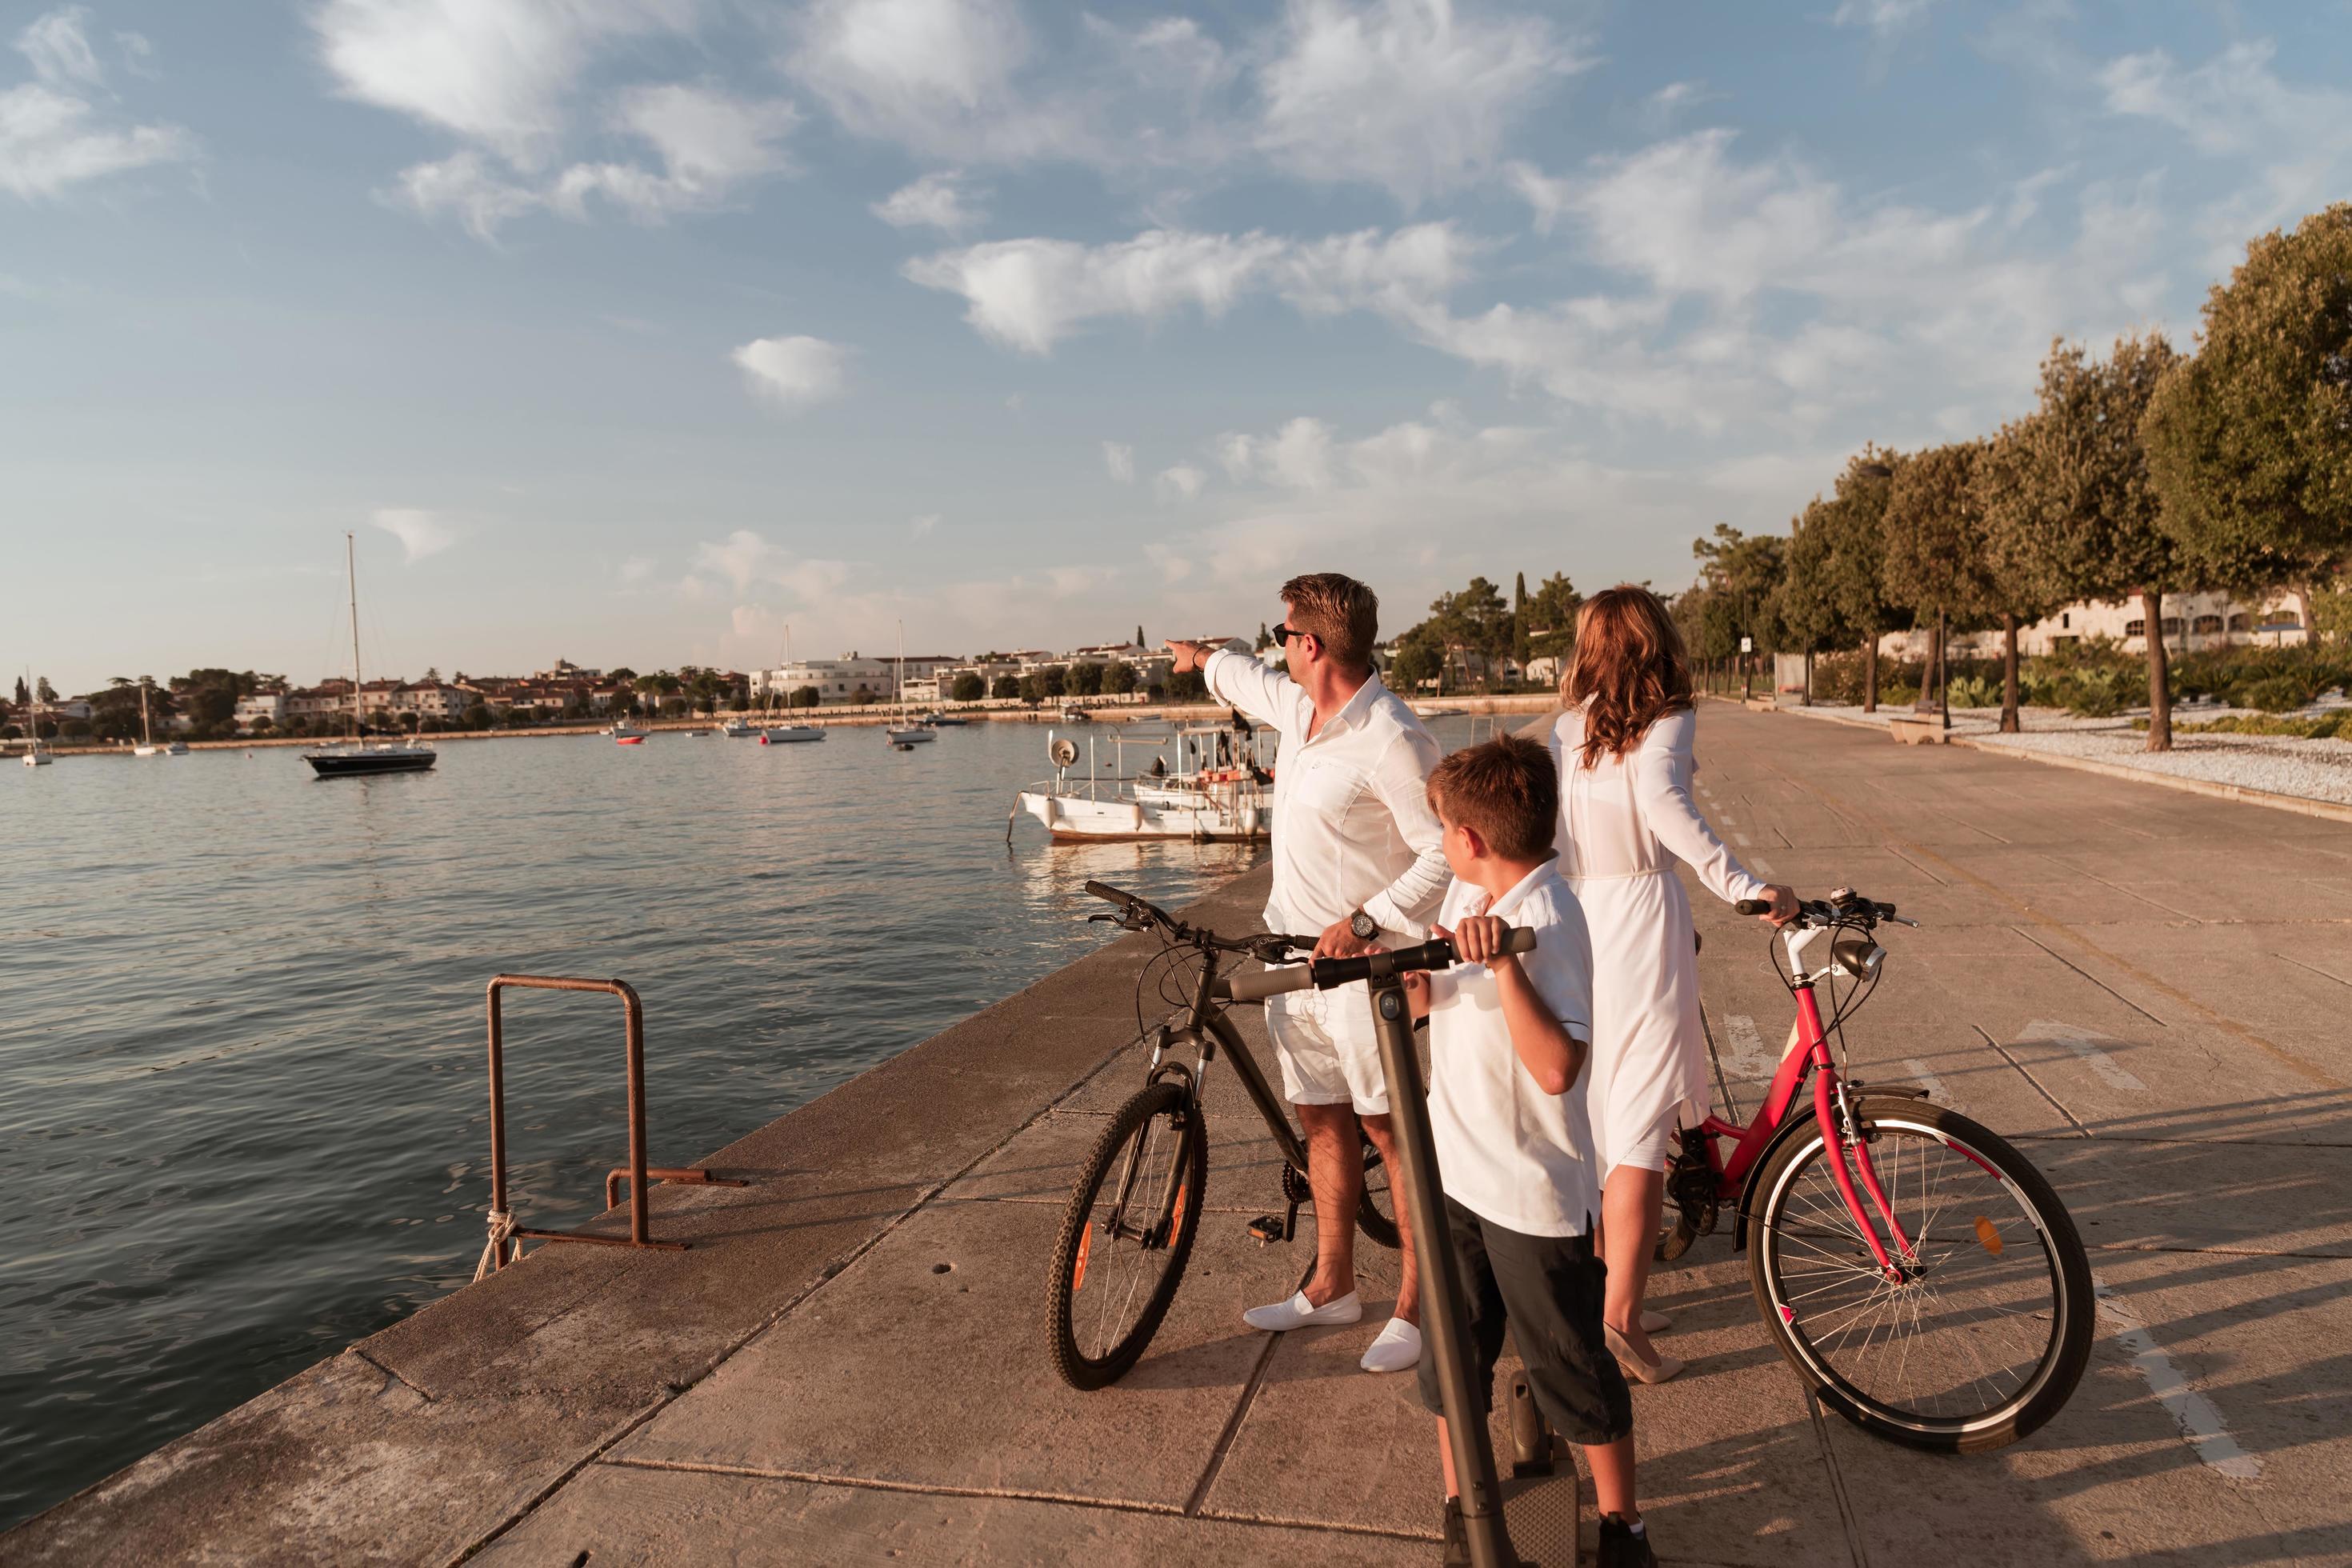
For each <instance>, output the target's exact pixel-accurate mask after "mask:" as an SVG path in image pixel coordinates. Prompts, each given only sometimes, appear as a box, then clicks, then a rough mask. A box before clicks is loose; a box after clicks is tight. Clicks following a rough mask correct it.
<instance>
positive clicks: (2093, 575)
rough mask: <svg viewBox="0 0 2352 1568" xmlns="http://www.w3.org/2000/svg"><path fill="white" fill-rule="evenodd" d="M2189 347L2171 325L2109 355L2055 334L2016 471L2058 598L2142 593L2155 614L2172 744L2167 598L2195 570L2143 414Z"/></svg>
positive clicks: (2153, 694)
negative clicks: (2168, 523) (2148, 443)
mask: <svg viewBox="0 0 2352 1568" xmlns="http://www.w3.org/2000/svg"><path fill="white" fill-rule="evenodd" d="M2178 360H2179V355H2177V354H2175V353H2173V351H2172V345H2171V344H2169V343H2168V342H2165V340H2164V337H2163V335H2162V334H2161V333H2157V332H2151V333H2149V334H2148V335H2147V336H2146V337H2122V338H2117V339H2116V346H2115V348H2114V350H2113V352H2112V353H2109V354H2108V356H2107V357H2106V358H2105V360H2095V359H2093V358H2091V357H2090V355H2089V354H2088V353H2085V352H2084V349H2083V348H2082V347H2081V346H2080V345H2079V344H2071V343H2063V342H2054V343H2053V344H2052V345H2051V350H2050V353H2049V356H2048V357H2047V358H2045V359H2044V360H2043V361H2042V394H2041V399H2040V402H2039V405H2037V407H2036V408H2035V410H2034V415H2033V417H2032V418H2031V419H2028V420H2024V421H2021V425H2020V429H2019V440H2020V443H2021V446H2020V449H2019V453H2018V456H2019V458H2021V460H2020V461H2019V462H2018V463H2017V464H2016V466H2015V468H2014V469H2013V470H2011V471H2010V472H2009V474H2008V476H2007V477H2009V478H2011V479H2013V481H2014V482H2015V483H2017V484H2019V485H2021V486H2022V487H2024V488H2025V489H2026V491H2027V494H2026V495H2025V496H2024V497H2023V498H2022V500H2021V505H2022V506H2024V507H2027V508H2030V515H2031V516H2032V519H2033V521H2034V526H2033V528H2032V533H2031V534H2030V535H2029V536H2028V537H2026V538H2025V539H2023V540H2021V546H2022V548H2023V549H2024V550H2025V551H2026V552H2027V553H2026V555H2025V557H2024V559H2025V561H2026V563H2028V568H2029V570H2030V571H2031V573H2032V576H2033V578H2034V579H2035V580H2036V581H2037V582H2038V583H2039V584H2040V586H2041V589H2042V592H2044V593H2046V594H2047V595H2048V596H2049V597H2050V598H2052V599H2053V601H2060V602H2063V601H2065V600H2071V599H2125V598H2129V597H2132V596H2134V595H2137V597H2138V599H2139V601H2140V606H2141V613H2142V615H2143V616H2144V617H2145V618H2146V621H2147V697H2148V717H2147V749H2148V750H2149V751H2151V752H2168V751H2170V750H2171V749H2172V700H2171V693H2170V690H2169V689H2168V683H2167V679H2166V659H2165V647H2164V595H2166V593H2167V592H2168V591H2171V590H2174V589H2177V588H2179V587H2182V586H2185V585H2187V583H2188V581H2189V577H2190V574H2191V573H2192V571H2193V568H2192V567H2191V566H2190V565H2189V563H2187V562H2185V561H2184V560H2183V558H2182V554H2181V552H2180V549H2179V546H2178V545H2177V544H2176V543H2175V542H2174V540H2173V536H2172V535H2171V534H2170V533H2169V532H2168V531H2167V530H2166V529H2165V527H2164V526H2163V521H2162V515H2161V514H2162V505H2161V503H2160V502H2159V501H2158V499H2157V492H2156V486H2155V483H2154V482H2153V481H2152V480H2151V479H2150V478H2149V476H2148V465H2147V447H2145V446H2144V445H2143V444H2142V443H2141V441H2140V422H2141V419H2142V417H2143V416H2145V415H2146V414H2147V405H2148V400H2149V398H2150V397H2151V396H2152V395H2154V393H2155V390H2156V386H2157V384H2158V381H2159V380H2161V379H2162V377H2163V376H2164V374H2166V373H2167V372H2168V371H2169V370H2170V369H2171V368H2172V367H2173V365H2174V364H2175V363H2177V362H2178Z"/></svg>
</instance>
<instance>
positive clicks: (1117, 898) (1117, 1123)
mask: <svg viewBox="0 0 2352 1568" xmlns="http://www.w3.org/2000/svg"><path fill="white" fill-rule="evenodd" d="M1087 892H1089V893H1092V894H1093V895H1094V896H1095V897H1097V898H1098V899H1107V900H1109V901H1110V902H1111V903H1112V904H1114V905H1116V906H1118V910H1117V912H1116V913H1113V914H1100V915H1094V916H1090V917H1089V918H1090V919H1092V920H1097V921H1109V922H1111V923H1113V924H1115V925H1118V926H1119V927H1121V928H1123V929H1125V930H1127V931H1153V932H1156V933H1157V934H1158V935H1159V937H1160V941H1161V943H1162V944H1163V945H1162V946H1161V948H1160V952H1157V953H1155V954H1153V955H1152V957H1151V958H1150V960H1148V961H1147V962H1146V963H1145V964H1144V966H1143V971H1142V973H1140V974H1139V975H1138V976H1137V978H1136V1023H1137V1026H1138V1028H1139V1029H1142V1028H1145V1027H1148V1026H1149V1025H1148V1023H1147V1021H1146V1019H1145V1018H1144V1016H1143V1004H1144V991H1145V987H1146V986H1147V985H1149V984H1152V983H1153V982H1155V981H1156V982H1157V983H1158V985H1159V996H1160V1000H1161V1001H1163V1002H1164V1003H1166V1004H1167V1005H1169V1006H1170V1007H1171V1008H1172V1009H1173V1010H1174V1011H1173V1012H1172V1014H1171V1016H1170V1017H1169V1018H1168V1021H1167V1022H1165V1023H1163V1024H1162V1025H1160V1029H1159V1032H1158V1034H1157V1035H1156V1036H1155V1037H1153V1039H1152V1043H1151V1061H1150V1066H1149V1067H1147V1068H1145V1071H1144V1085H1143V1088H1142V1089H1139V1090H1138V1091H1137V1093H1136V1094H1135V1095H1134V1097H1133V1098H1132V1099H1130V1100H1128V1101H1127V1102H1126V1103H1125V1104H1124V1105H1121V1106H1120V1107H1119V1108H1118V1111H1117V1112H1116V1113H1115V1114H1113V1115H1112V1117H1111V1119H1110V1125H1109V1126H1108V1127H1106V1128H1105V1129H1104V1130H1103V1133H1102V1136H1101V1137H1100V1138H1098V1139H1097V1140H1096V1142H1095V1146H1094V1150H1093V1152H1091V1153H1089V1154H1088V1155H1087V1162H1086V1164H1085V1166H1084V1167H1083V1168H1082V1169H1081V1170H1080V1171H1079V1173H1078V1179H1077V1182H1076V1184H1075V1185H1074V1186H1073V1187H1072V1188H1071V1190H1070V1206H1069V1208H1068V1210H1067V1211H1066V1213H1065V1214H1064V1215H1063V1217H1062V1229H1061V1234H1060V1236H1059V1237H1057V1238H1056V1239H1055V1244H1054V1265H1053V1272H1052V1275H1051V1277H1050V1283H1049V1290H1048V1300H1047V1303H1046V1318H1045V1324H1046V1336H1047V1338H1048V1340H1049V1341H1050V1342H1051V1343H1052V1349H1053V1357H1054V1365H1055V1369H1056V1370H1057V1371H1059V1372H1060V1373H1061V1374H1062V1378H1063V1381H1065V1382H1066V1383H1067V1384H1069V1385H1070V1386H1071V1387H1073V1388H1079V1389H1092V1388H1102V1387H1105V1386H1107V1385H1108V1384H1113V1383H1116V1382H1118V1380H1119V1379H1120V1378H1121V1377H1123V1376H1125V1375H1126V1374H1127V1372H1128V1370H1129V1368H1130V1367H1132V1366H1134V1365H1135V1363H1137V1362H1138V1361H1139V1360H1140V1359H1141V1358H1142V1355H1143V1352H1144V1348H1145V1347H1146V1346H1148V1345H1149V1344H1150V1342H1151V1336H1152V1335H1153V1334H1154V1333H1155V1332H1157V1331H1159V1328H1160V1320H1161V1319H1162V1318H1164V1317H1166V1316H1167V1314H1168V1307H1169V1303H1171V1301H1173V1300H1175V1298H1176V1287H1177V1285H1178V1284H1179V1283H1180V1282H1181V1280H1182V1279H1183V1276H1184V1265H1185V1263H1186V1262H1187V1261H1188V1260H1189V1259H1190V1258H1191V1257H1192V1237H1193V1233H1194V1232H1195V1231H1196V1230H1197V1229H1198V1228H1199V1226H1200V1223H1201V1211H1202V1207H1203V1206H1204V1198H1205V1196H1206V1193H1207V1188H1208V1184H1209V1134H1208V1124H1207V1121H1206V1119H1205V1117H1204V1116H1203V1114H1202V1105H1201V1079H1202V1074H1203V1073H1205V1072H1206V1071H1207V1070H1208V1068H1209V1064H1210V1063H1211V1062H1212V1061H1213V1060H1215V1059H1216V1056H1217V1047H1219V1046H1220V1045H1223V1047H1224V1048H1225V1059H1226V1060H1227V1061H1229V1062H1230V1063H1232V1065H1233V1069H1234V1076H1235V1077H1237V1078H1238V1079H1241V1083H1242V1088H1243V1089H1245V1090H1247V1091H1248V1093H1249V1097H1250V1102H1251V1103H1252V1104H1253V1105H1255V1106H1256V1107H1257V1111H1258V1114H1259V1115H1260V1116H1262V1117H1264V1118H1265V1130H1266V1132H1267V1134H1268V1135H1269V1136H1271V1137H1272V1138H1273V1139H1274V1142H1275V1146H1276V1148H1278V1149H1280V1150H1281V1151H1282V1161H1283V1164H1282V1196H1283V1205H1284V1207H1283V1212H1282V1213H1281V1214H1280V1215H1271V1214H1269V1215H1260V1216H1259V1217H1258V1218H1256V1219H1254V1220H1252V1221H1251V1222H1250V1226H1249V1229H1250V1234H1251V1235H1252V1236H1254V1237H1256V1238H1257V1239H1258V1240H1259V1241H1260V1242H1271V1241H1288V1240H1289V1239H1291V1237H1292V1236H1293V1235H1294V1234H1295V1233H1296V1232H1297V1225H1298V1209H1299V1205H1302V1204H1305V1203H1307V1202H1309V1201H1310V1194H1309V1191H1308V1189H1307V1145H1306V1143H1305V1142H1303V1141H1302V1140H1301V1139H1300V1137H1299V1135H1298V1132H1297V1129H1296V1128H1294V1127H1292V1126H1291V1124H1290V1112H1289V1110H1288V1108H1287V1107H1286V1106H1285V1105H1284V1104H1283V1102H1282V1100H1280V1099H1278V1098H1277V1097H1276V1094H1275V1091H1274V1089H1272V1088H1271V1087H1270V1086H1269V1085H1268V1084H1267V1083H1266V1081H1265V1073H1264V1072H1263V1071H1262V1070H1261V1069H1260V1068H1259V1067H1258V1065H1257V1061H1256V1058H1254V1057H1252V1056H1251V1055H1250V1053H1249V1051H1248V1049H1247V1048H1246V1047H1244V1045H1243V1044H1242V1038H1241V1036H1240V1035H1239V1034H1238V1033H1237V1032H1236V1031H1235V1030H1234V1026H1233V1023H1232V1021H1231V1020H1230V1019H1228V1018H1227V1017H1226V1016H1225V1009H1224V1007H1223V1005H1222V1004H1224V1003H1227V1002H1230V1001H1233V1000H1235V998H1234V996H1233V995H1232V994H1231V992H1232V977H1230V976H1223V977H1221V976H1220V974H1219V973H1218V971H1219V967H1220V965H1221V963H1230V962H1231V961H1232V960H1234V959H1235V958H1255V959H1257V960H1258V961H1259V962H1261V963H1270V964H1281V963H1293V962H1295V961H1296V960H1298V959H1302V958H1304V957H1306V956H1307V954H1308V953H1311V952H1313V951H1314V949H1315V941H1316V939H1315V938H1313V937H1311V936H1307V937H1301V936H1279V935H1258V936H1246V937H1222V936H1219V935H1218V934H1217V933H1216V932H1214V931H1207V930H1204V929H1202V928H1201V927H1198V926H1192V925H1187V924H1186V923H1185V922H1183V921H1180V920H1178V919H1176V918H1175V917H1174V916H1173V915H1171V914H1169V913H1168V912H1167V911H1166V910H1161V909H1159V908H1157V907H1155V906H1153V905H1151V904H1150V903H1147V902H1145V901H1144V900H1141V899H1139V898H1137V897H1136V896H1135V895H1134V894H1132V893H1126V892H1121V891H1120V890H1119V889H1117V888H1112V887H1107V886H1105V885H1104V884H1103V883H1100V882H1088V883H1087ZM1243 978H1244V979H1254V978H1256V977H1255V976H1244V977H1243ZM1188 1050H1189V1051H1192V1052H1193V1053H1194V1055H1193V1059H1192V1061H1191V1062H1189V1063H1188V1062H1185V1061H1183V1060H1181V1059H1179V1058H1181V1056H1182V1055H1183V1054H1184V1053H1186V1052H1187V1051H1188ZM1363 1154H1364V1188H1363V1198H1362V1201H1361V1202H1360V1204H1359V1205H1357V1209H1356V1225H1357V1227H1358V1228H1359V1229H1360V1230H1361V1231H1362V1232H1363V1233H1364V1235H1365V1236H1366V1237H1370V1239H1371V1240H1372V1241H1374V1242H1376V1243H1378V1244H1379V1245H1381V1246H1382V1247H1391V1248H1393V1247H1395V1246H1396V1244H1397V1226H1396V1217H1395V1207H1394V1205H1393V1204H1392V1203H1391V1201H1390V1199H1389V1190H1388V1189H1389V1173H1388V1171H1387V1168H1386V1167H1385V1166H1384V1165H1383V1164H1382V1163H1381V1154H1380V1151H1379V1150H1378V1149H1377V1148H1375V1147H1374V1146H1373V1144H1372V1142H1371V1140H1370V1139H1369V1138H1366V1139H1364V1140H1363Z"/></svg>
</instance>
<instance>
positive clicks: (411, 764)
mask: <svg viewBox="0 0 2352 1568" xmlns="http://www.w3.org/2000/svg"><path fill="white" fill-rule="evenodd" d="M356 551H357V547H356V546H355V545H354V544H353V543H352V536H351V535H350V534H349V533H346V534H344V535H343V570H344V572H345V574H347V575H348V576H349V578H350V581H351V591H352V736H351V743H350V744H349V745H344V746H321V747H320V748H319V749H317V750H316V751H310V752H303V753H302V760H303V761H304V762H306V763H310V767H311V770H312V771H313V772H315V773H317V774H318V775H319V776H320V778H322V779H341V778H358V777H363V776H366V775H368V774H371V773H423V772H424V771H425V769H427V768H429V767H431V766H432V765H433V764H434V763H436V762H438V761H439V760H440V753H439V752H436V751H434V750H433V748H432V747H430V746H420V745H417V744H416V743H415V742H413V741H411V742H402V743H401V744H400V745H397V746H387V745H373V746H371V745H369V744H368V742H367V739H366V735H367V725H366V722H365V720H364V716H363V714H362V709H363V707H364V706H365V704H366V701H367V688H366V686H365V685H364V684H362V681H361V679H360V568H359V559H358V555H357V553H356Z"/></svg>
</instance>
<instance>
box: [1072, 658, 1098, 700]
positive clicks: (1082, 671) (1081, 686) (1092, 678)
mask: <svg viewBox="0 0 2352 1568" xmlns="http://www.w3.org/2000/svg"><path fill="white" fill-rule="evenodd" d="M1066 684H1067V685H1068V688H1069V691H1070V695H1072V696H1073V697H1093V696H1096V695H1097V694H1099V693H1100V692H1101V690H1102V689H1103V667H1102V666H1101V665H1098V664H1094V663H1090V662H1084V663H1078V664H1074V665H1072V666H1070V673H1069V676H1068V679H1067V682H1066Z"/></svg>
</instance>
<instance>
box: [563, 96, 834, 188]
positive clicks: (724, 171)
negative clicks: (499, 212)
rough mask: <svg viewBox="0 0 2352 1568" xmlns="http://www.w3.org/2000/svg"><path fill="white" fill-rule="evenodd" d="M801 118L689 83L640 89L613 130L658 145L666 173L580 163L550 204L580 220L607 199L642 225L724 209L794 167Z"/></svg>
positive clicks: (620, 110)
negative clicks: (590, 205) (788, 150)
mask: <svg viewBox="0 0 2352 1568" xmlns="http://www.w3.org/2000/svg"><path fill="white" fill-rule="evenodd" d="M800 118H801V116H800V111H799V110H796V109H794V108H793V106H792V105H791V104H789V103H787V102H785V101H783V100H781V99H756V100H755V99H740V98H736V97H733V96H732V95H730V94H728V93H726V92H722V91H719V90H718V89H713V88H709V87H698V86H689V85H687V84H685V83H682V82H672V83H668V84H666V85H662V86H656V87H639V88H633V89H630V90H629V91H627V92H626V93H624V94H623V95H622V97H621V100H620V102H619V104H618V105H617V107H616V108H615V110H614V115H613V124H614V129H616V130H619V131H623V132H628V133H630V134H633V135H635V136H636V137H638V138H640V139H642V140H644V141H645V142H648V143H650V144H651V145H652V147H653V149H654V151H655V152H656V153H658V154H659V155H660V157H661V161H662V167H661V170H660V172H659V173H655V172H654V171H652V170H649V169H646V168H645V167H644V166H643V165H641V164H637V163H574V164H572V166H571V167H569V168H567V169H565V170H564V171H563V173H562V174H561V175H559V176H558V177H557V178H556V181H555V183H554V185H553V187H552V189H551V192H550V194H549V195H548V198H547V200H548V203H549V205H551V206H553V207H555V208H556V209H557V210H559V211H561V212H562V213H564V214H565V215H566V216H572V217H580V216H585V211H584V209H585V204H586V201H587V198H588V197H589V196H590V195H602V196H604V198H606V199H607V200H609V201H611V202H613V203H614V205H617V206H619V207H621V208H623V209H624V210H625V211H626V212H628V213H629V214H630V215H631V216H634V217H635V218H637V219H638V220H639V221H641V222H658V221H659V220H660V219H662V218H664V217H666V216H669V215H670V214H672V213H679V212H691V211H696V210H699V209H704V208H709V207H713V206H718V205H722V204H723V203H724V202H725V201H726V200H727V199H728V197H729V196H730V195H732V194H733V193H734V191H735V189H736V187H738V186H739V185H740V184H744V183H745V182H747V181H750V180H753V179H756V178H759V177H760V176H761V175H765V174H778V173H782V172H783V171H786V170H789V169H790V168H791V167H792V161H791V159H790V158H788V157H787V156H786V155H785V153H784V151H783V148H782V142H783V140H784V138H785V137H787V136H788V135H790V134H791V133H792V131H793V127H794V126H796V125H798V124H799V123H800Z"/></svg>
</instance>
